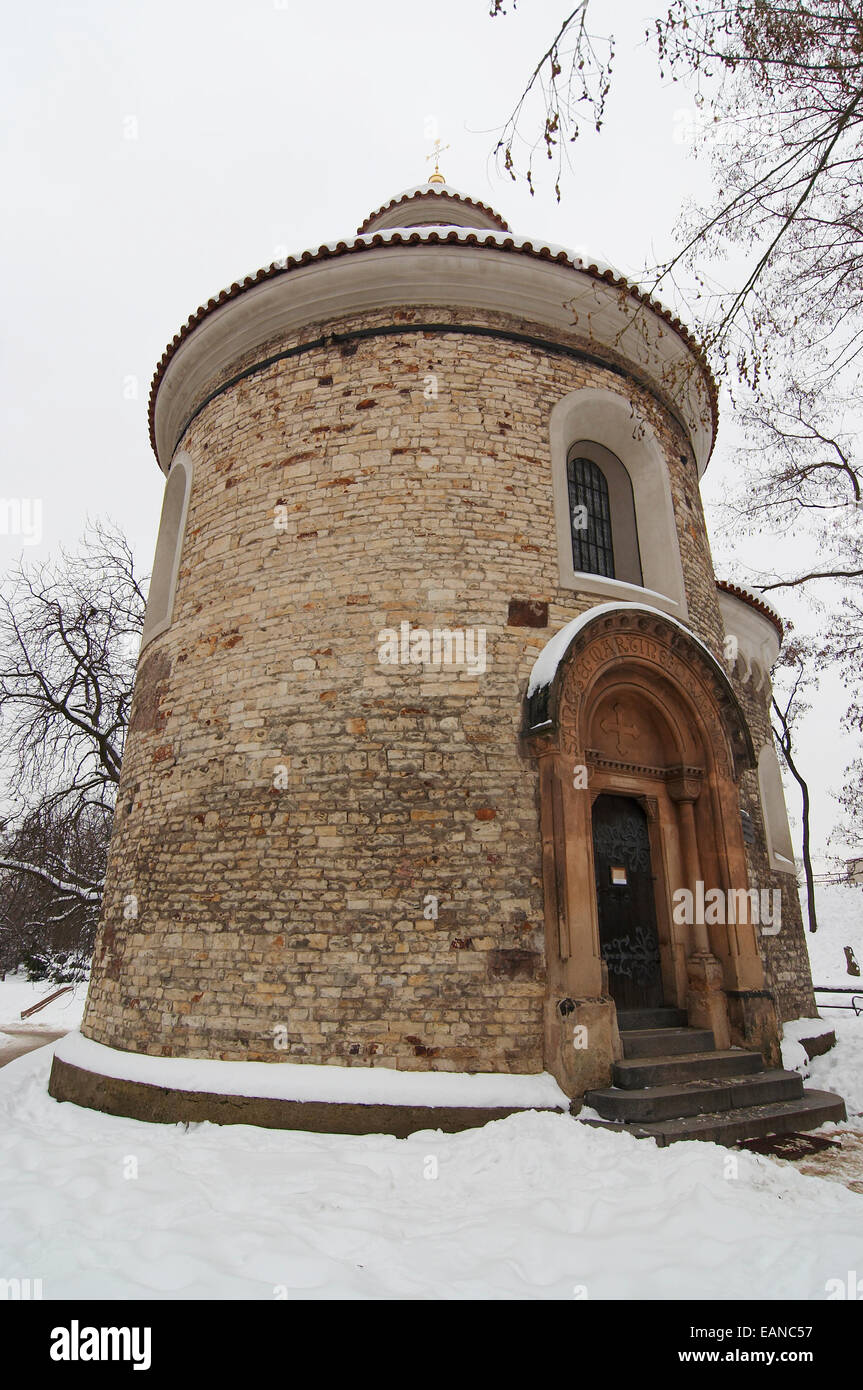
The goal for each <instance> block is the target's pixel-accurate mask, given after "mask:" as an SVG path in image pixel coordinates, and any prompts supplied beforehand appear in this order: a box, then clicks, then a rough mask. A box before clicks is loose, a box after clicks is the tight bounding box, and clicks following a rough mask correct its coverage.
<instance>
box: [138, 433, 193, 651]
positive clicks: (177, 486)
mask: <svg viewBox="0 0 863 1390" xmlns="http://www.w3.org/2000/svg"><path fill="white" fill-rule="evenodd" d="M191 491H192V460H191V458H190V456H189V455H188V454H187V453H186V452H185V451H182V452H181V453H179V454H177V455H176V457H175V458H174V460H173V462H172V464H171V468H170V471H169V473H168V479H167V482H166V483H165V493H164V497H163V498H162V515H161V519H160V521H159V537H158V540H157V541H156V554H155V556H154V558H153V574H152V578H151V579H150V593H149V596H148V599H147V614H146V617H145V618H144V631H143V634H142V636H141V649H142V650H143V648H144V647H145V646H146V645H147V643H148V642H151V641H152V640H153V638H154V637H158V636H159V634H160V633H162V632H164V631H165V630H166V628H169V627H170V626H171V622H172V620H173V616H174V595H175V593H176V589H177V575H178V574H179V570H180V557H181V554H182V550H183V535H184V533H185V530H186V517H187V515H188V511H189V497H190V495H191Z"/></svg>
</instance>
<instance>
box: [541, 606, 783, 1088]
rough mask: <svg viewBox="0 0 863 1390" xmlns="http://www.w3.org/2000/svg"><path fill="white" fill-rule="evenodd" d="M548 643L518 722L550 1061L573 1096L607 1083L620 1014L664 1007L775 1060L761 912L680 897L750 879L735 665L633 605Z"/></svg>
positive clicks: (750, 756)
mask: <svg viewBox="0 0 863 1390" xmlns="http://www.w3.org/2000/svg"><path fill="white" fill-rule="evenodd" d="M552 642H553V643H554V647H552V648H551V654H552V655H553V657H554V660H553V661H552V660H551V659H550V657H549V656H548V654H547V653H544V654H543V657H542V658H541V659H540V661H539V662H538V663H537V666H535V667H534V671H535V672H537V671H538V672H539V676H541V677H543V679H540V678H539V677H537V678H536V679H534V678H533V677H532V680H533V684H532V685H531V686H530V687H529V689H528V698H527V707H526V716H527V717H526V729H525V734H526V737H527V740H528V746H529V747H530V749H531V751H532V753H533V754H534V756H535V757H536V758H537V760H538V763H539V800H540V833H541V838H542V862H543V886H544V899H545V928H546V965H547V975H546V980H547V996H546V1005H545V1057H546V1065H547V1067H548V1069H549V1070H550V1071H552V1072H553V1073H554V1074H555V1075H556V1076H557V1077H558V1078H559V1079H560V1080H561V1084H562V1085H564V1086H565V1088H566V1089H568V1092H569V1094H572V1095H579V1094H582V1093H583V1092H584V1091H585V1090H587V1089H592V1088H593V1087H595V1086H597V1085H603V1086H605V1085H607V1084H608V1078H609V1076H610V1074H611V1069H612V1065H613V1064H614V1063H615V1062H616V1061H617V1060H618V1059H619V1058H620V1057H621V1051H622V1044H621V1040H620V1037H619V1025H618V1010H621V1011H623V1012H627V1013H629V1012H632V1011H634V1010H655V1009H658V1008H663V1007H664V1008H667V1009H673V1010H676V1011H677V1012H678V1013H680V1014H683V1015H684V1016H685V1017H686V1019H687V1020H688V1023H689V1025H690V1026H691V1027H693V1028H696V1029H700V1030H702V1031H703V1032H704V1033H705V1034H706V1033H707V1032H709V1033H710V1034H711V1035H712V1038H713V1041H714V1043H715V1046H716V1047H717V1048H718V1049H720V1051H721V1050H723V1049H728V1048H729V1047H732V1046H737V1047H743V1048H748V1049H758V1050H759V1051H760V1052H761V1053H762V1054H763V1057H764V1060H765V1061H767V1062H768V1063H773V1064H775V1063H776V1062H777V1061H778V1041H777V1035H778V1026H777V1021H776V1015H775V1010H774V1006H773V1000H772V997H771V995H770V994H769V992H768V991H767V990H766V989H765V982H764V972H763V968H762V964H761V957H760V954H759V949H758V938H757V927H756V925H755V923H754V922H753V921H752V920H748V919H746V920H744V917H738V918H736V919H735V920H734V921H733V922H723V923H713V922H708V921H707V920H705V919H704V917H703V915H701V916H699V915H696V914H692V915H691V916H690V917H689V918H687V917H686V916H685V914H683V915H681V914H680V913H679V912H677V911H676V906H677V904H678V903H679V902H680V901H681V900H683V901H685V900H686V898H688V899H689V901H691V902H694V901H695V899H696V896H697V895H698V893H703V892H704V890H705V888H706V887H710V888H714V887H716V888H718V889H719V891H720V893H721V894H723V895H725V894H726V893H728V892H733V893H734V894H735V897H736V898H737V900H746V890H748V889H749V887H750V884H749V880H748V875H747V865H746V854H745V848H744V843H743V830H742V825H741V819H740V796H739V786H738V782H739V778H740V776H741V774H742V772H743V770H744V769H745V768H751V767H752V766H753V765H754V762H755V757H754V750H753V747H752V740H751V737H750V734H749V731H748V729H747V726H746V722H745V719H744V717H743V713H742V711H741V709H740V706H739V704H738V702H737V699H736V696H735V695H734V692H733V690H732V688H731V686H730V684H729V681H728V677H727V675H726V674H725V672H724V671H723V669H722V667H721V666H720V664H719V662H718V661H717V659H716V658H715V657H713V656H712V655H711V653H710V652H709V651H708V650H707V648H706V647H705V646H704V645H703V643H701V642H699V641H698V640H697V639H696V638H694V637H693V636H692V635H691V634H690V633H688V632H687V631H686V630H685V629H684V628H682V627H681V625H680V624H679V623H677V622H675V621H674V620H672V619H669V618H667V617H666V616H665V615H664V614H661V613H657V612H656V611H654V610H651V609H642V608H640V607H639V606H638V605H635V604H624V605H614V606H612V605H607V606H601V607H599V608H598V609H594V610H591V611H589V612H587V613H585V614H583V615H582V616H581V617H580V618H577V619H574V620H573V621H572V623H570V624H568V626H567V627H566V628H564V629H561V631H560V632H559V633H557V634H556V635H555V637H554V638H553V639H552ZM546 666H547V668H548V674H547V676H546V672H545V667H546ZM756 886H757V885H756ZM681 894H683V899H681ZM702 900H703V899H702ZM744 916H745V914H744Z"/></svg>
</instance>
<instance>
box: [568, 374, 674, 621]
mask: <svg viewBox="0 0 863 1390" xmlns="http://www.w3.org/2000/svg"><path fill="white" fill-rule="evenodd" d="M633 421H634V416H633V404H632V402H631V401H630V400H629V399H628V397H627V396H625V395H623V394H621V392H618V391H610V390H605V389H600V388H599V387H593V386H584V387H580V388H579V389H578V390H576V391H570V392H569V393H568V394H567V395H565V396H563V397H561V399H560V400H559V401H557V403H556V404H555V405H554V407H553V408H552V411H551V415H550V416H549V445H550V453H551V484H552V495H553V498H554V529H555V540H556V543H557V570H558V576H559V582H560V587H561V588H562V589H570V590H573V591H574V592H578V593H583V594H593V595H596V596H597V597H598V598H604V599H617V600H620V601H623V602H632V601H634V602H636V603H649V604H651V605H652V606H653V607H655V608H659V609H662V610H664V611H666V612H668V613H673V614H674V616H675V617H677V618H682V619H683V620H685V619H686V615H687V604H686V586H685V584H684V582H683V565H682V562H681V558H680V544H679V538H678V528H677V517H676V514H675V510H674V500H673V498H672V493H671V477H670V472H669V458H668V454H667V450H666V448H665V446H664V445H662V444H660V442H659V440H658V438H657V436H656V434H655V433H654V431H653V429H652V428H651V426H650V425H649V424H648V423H647V422H646V421H644V422H642V425H641V426H640V427H639V429H638V430H636V429H635V428H634V423H633ZM575 459H589V460H590V462H591V463H593V464H595V465H596V467H597V468H598V469H599V471H600V473H601V474H602V476H603V478H604V479H605V482H606V484H607V489H608V516H609V518H610V522H611V555H612V561H613V568H612V567H611V565H609V564H607V563H606V564H605V565H604V567H601V566H600V564H599V556H595V557H594V558H593V560H591V556H590V546H589V544H588V545H587V546H585V545H584V544H582V542H588V543H589V542H593V544H594V545H596V542H597V540H599V541H601V540H602V526H601V520H600V518H599V514H597V520H599V521H600V524H599V525H597V522H594V533H593V534H591V533H590V530H588V531H587V533H586V534H582V535H580V536H574V535H573V503H572V498H571V496H570V482H571V480H572V482H573V483H574V484H575V486H576V488H578V479H577V477H573V473H575V472H576V470H570V468H569V466H568V465H569V464H570V463H571V462H572V461H573V460H575ZM582 471H583V469H582ZM600 487H601V484H600ZM584 505H586V506H589V502H585V503H584ZM573 542H577V544H573ZM601 548H602V547H601V546H600V549H601ZM584 551H586V552H587V553H582V552H584Z"/></svg>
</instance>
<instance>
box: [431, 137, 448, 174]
mask: <svg viewBox="0 0 863 1390" xmlns="http://www.w3.org/2000/svg"><path fill="white" fill-rule="evenodd" d="M448 149H449V145H441V142H440V140H435V142H434V149H433V150H432V152H431V154H427V155H426V160H429V159H433V160H434V173H433V174H429V180H428V181H429V183H446V179H445V178H444V176H443V174H442V173H441V171H440V157H441V155H442V154H443V152H444V150H448Z"/></svg>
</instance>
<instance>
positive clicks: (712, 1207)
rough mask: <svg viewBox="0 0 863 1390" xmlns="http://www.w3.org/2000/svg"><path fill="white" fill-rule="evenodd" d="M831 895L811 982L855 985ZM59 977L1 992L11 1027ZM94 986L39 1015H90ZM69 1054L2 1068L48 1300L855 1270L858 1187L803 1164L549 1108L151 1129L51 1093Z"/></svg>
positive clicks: (854, 1115)
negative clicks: (410, 1121)
mask: <svg viewBox="0 0 863 1390" xmlns="http://www.w3.org/2000/svg"><path fill="white" fill-rule="evenodd" d="M821 908H822V918H821V921H822V925H821V929H820V930H819V932H818V933H817V934H816V936H815V937H812V936H808V937H807V940H808V943H809V946H810V952H811V954H812V958H813V965H814V971H815V974H816V976H818V977H819V978H818V981H817V982H818V983H819V984H846V983H850V984H855V983H856V980H855V979H854V978H849V977H848V976H846V974H845V956H844V951H843V950H842V948H843V947H844V946H846V945H852V946H853V947H854V950H855V954H856V955H857V959H858V960H861V961H863V894H861V893H859V891H858V890H849V889H835V890H831V889H825V890H822V894H821ZM49 989H50V987H49V986H45V985H44V984H39V985H30V984H27V982H26V981H24V980H21V979H17V978H14V977H13V978H11V979H7V980H6V981H5V982H4V983H2V984H0V1028H2V1027H8V1026H9V1025H13V1026H16V1025H17V1026H24V1024H22V1021H21V1020H20V1017H19V1015H20V1010H21V1009H22V1008H26V1007H27V1005H28V1004H30V1003H32V1002H35V1000H36V999H38V998H42V997H44V995H45V994H46V993H48V992H49ZM84 994H85V989H84V987H83V986H82V987H79V989H78V990H77V991H76V994H75V996H74V997H73V996H69V995H66V996H63V998H61V999H60V1000H58V1001H57V1003H56V1004H54V1005H51V1006H49V1008H48V1009H46V1010H45V1011H44V1012H43V1013H41V1014H37V1015H35V1016H34V1018H33V1020H31V1022H32V1024H34V1025H35V1024H36V1023H37V1022H38V1024H39V1026H40V1027H44V1028H46V1029H49V1028H53V1029H56V1030H58V1031H59V1030H60V1029H66V1028H68V1029H73V1028H75V1027H77V1026H78V1023H79V1020H80V1014H81V1009H82V1006H83V1000H84ZM825 1017H826V1018H828V1019H829V1020H830V1022H831V1024H832V1025H834V1026H835V1028H836V1032H837V1038H838V1046H837V1047H836V1049H835V1050H834V1051H832V1052H830V1053H828V1054H827V1055H826V1056H824V1057H818V1058H816V1059H815V1060H814V1061H813V1062H812V1063H811V1064H808V1066H807V1067H806V1072H807V1073H808V1081H807V1084H808V1085H810V1086H816V1087H819V1088H822V1089H826V1090H836V1091H839V1092H840V1093H841V1094H843V1095H844V1096H845V1098H846V1101H847V1103H848V1110H849V1124H848V1125H846V1126H841V1127H838V1129H837V1130H836V1131H834V1127H828V1132H836V1134H837V1137H839V1131H841V1130H843V1129H851V1128H853V1129H857V1130H858V1131H859V1130H860V1129H861V1128H863V1125H861V1119H860V1117H861V1115H863V1017H861V1018H859V1019H857V1018H855V1017H854V1015H853V1014H850V1013H838V1012H836V1013H834V1012H832V1011H829V1012H828V1011H825ZM793 1031H794V1030H793V1029H790V1030H789V1033H793ZM789 1041H790V1042H791V1043H792V1046H793V1041H792V1040H791V1039H789ZM53 1050H54V1049H53V1045H52V1046H47V1047H42V1048H39V1049H38V1050H37V1051H35V1052H31V1053H29V1054H28V1055H27V1056H24V1057H21V1058H19V1059H18V1060H16V1061H13V1062H11V1063H9V1064H8V1065H7V1066H6V1067H3V1068H2V1069H0V1173H2V1182H0V1278H7V1279H9V1278H18V1279H31V1280H34V1279H41V1280H42V1285H43V1295H44V1297H45V1298H48V1299H51V1298H76V1299H80V1298H85V1299H86V1298H113V1299H121V1298H132V1299H153V1298H155V1299H193V1298H207V1299H216V1298H230V1299H280V1298H292V1299H295V1298H359V1299H363V1298H383V1299H386V1298H400V1297H401V1298H404V1297H407V1298H414V1299H462V1298H493V1299H510V1298H529V1299H533V1298H536V1299H545V1298H554V1299H581V1298H591V1299H602V1298H614V1299H627V1298H652V1299H681V1298H700V1299H720V1300H721V1299H734V1298H742V1299H763V1298H766V1299H786V1298H795V1299H804V1300H821V1299H824V1298H825V1297H826V1294H827V1284H828V1281H831V1280H839V1281H843V1282H844V1281H846V1280H847V1278H848V1273H849V1271H851V1270H860V1269H863V1196H861V1195H860V1194H859V1193H858V1192H853V1191H849V1190H848V1189H847V1188H846V1187H845V1186H843V1185H842V1180H841V1179H840V1180H838V1181H826V1180H824V1179H823V1178H820V1177H814V1176H805V1175H804V1174H803V1173H801V1172H799V1171H798V1169H797V1168H795V1167H794V1166H793V1165H792V1164H789V1163H779V1162H776V1161H774V1160H773V1159H770V1158H764V1157H759V1156H757V1155H755V1154H750V1153H747V1152H737V1151H729V1150H727V1149H724V1148H720V1147H718V1146H716V1145H713V1144H703V1143H694V1142H693V1143H681V1144H675V1145H672V1146H671V1147H670V1148H668V1149H657V1148H656V1147H655V1145H654V1144H653V1143H652V1142H651V1141H648V1140H637V1139H633V1138H631V1137H630V1136H629V1135H625V1134H617V1133H610V1132H608V1131H604V1130H597V1129H592V1128H590V1127H589V1126H587V1125H583V1124H580V1123H578V1122H577V1121H574V1120H573V1119H572V1118H570V1117H569V1116H565V1115H553V1114H539V1113H531V1114H524V1115H517V1116H512V1117H511V1118H509V1119H507V1120H500V1121H497V1122H496V1123H493V1124H490V1125H487V1126H486V1127H485V1128H484V1129H478V1130H470V1131H467V1132H465V1133H463V1134H457V1135H444V1134H441V1133H439V1132H432V1131H426V1132H424V1133H422V1134H416V1135H413V1136H411V1138H409V1139H405V1140H397V1139H392V1138H389V1137H387V1136H372V1137H366V1138H357V1137H351V1136H342V1135H316V1134H302V1133H292V1132H281V1131H273V1130H259V1129H254V1128H251V1127H248V1126H229V1127H224V1128H222V1127H219V1126H215V1125H209V1124H199V1125H191V1126H188V1127H186V1126H182V1125H146V1124H142V1123H140V1122H138V1121H135V1120H125V1119H117V1118H115V1117H112V1116H109V1115H101V1114H98V1113H95V1112H92V1111H88V1110H83V1109H80V1108H78V1107H77V1106H74V1105H68V1104H67V1105H58V1104H57V1103H56V1102H55V1101H53V1100H51V1099H50V1097H49V1096H48V1094H47V1089H46V1087H47V1078H48V1071H49V1068H50V1063H51V1056H52V1053H53ZM741 1252H744V1254H743V1256H742V1255H741Z"/></svg>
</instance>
